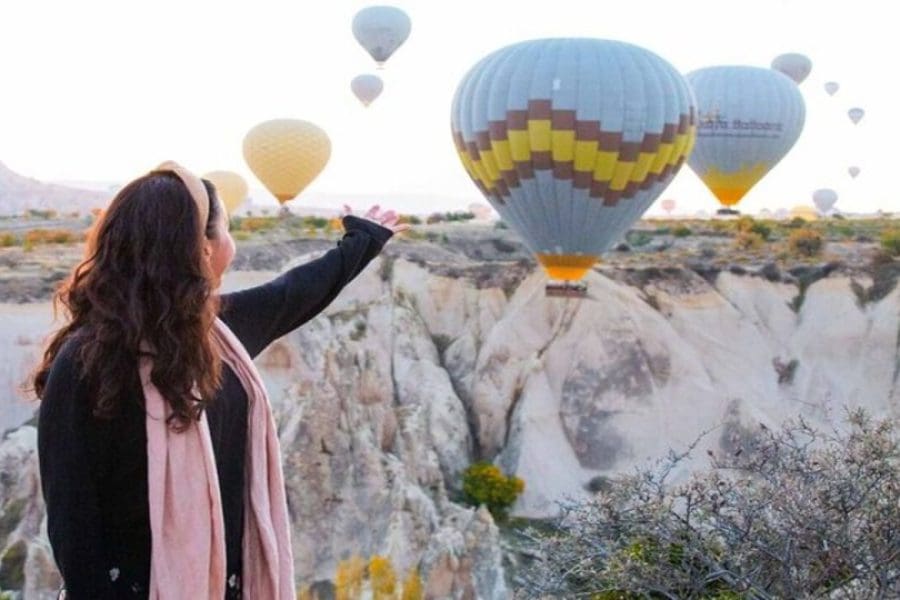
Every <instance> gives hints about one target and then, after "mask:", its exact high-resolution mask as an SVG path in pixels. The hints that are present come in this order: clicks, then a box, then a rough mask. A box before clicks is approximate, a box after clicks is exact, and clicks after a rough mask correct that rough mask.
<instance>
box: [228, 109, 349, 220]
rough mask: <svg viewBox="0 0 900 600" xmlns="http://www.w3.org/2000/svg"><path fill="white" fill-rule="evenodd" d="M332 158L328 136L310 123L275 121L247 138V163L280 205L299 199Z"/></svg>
mask: <svg viewBox="0 0 900 600" xmlns="http://www.w3.org/2000/svg"><path fill="white" fill-rule="evenodd" d="M330 157H331V141H330V140H329V139H328V134H326V133H325V132H324V131H323V130H322V129H321V128H319V127H318V126H317V125H315V124H313V123H310V122H309V121H301V120H299V119H273V120H271V121H265V122H263V123H260V124H259V125H257V126H255V127H254V128H253V129H251V130H250V131H249V132H247V135H246V136H245V137H244V160H246V161H247V165H248V166H249V167H250V170H251V171H253V174H254V175H256V176H257V177H258V178H259V180H260V181H261V182H262V183H263V185H265V186H266V189H268V190H269V191H270V192H271V193H272V195H273V196H275V197H276V198H277V199H278V202H280V203H281V204H284V203H285V202H288V201H289V200H293V199H294V198H296V197H297V195H298V194H299V193H300V192H302V191H303V189H304V188H305V187H306V186H307V185H309V184H310V183H311V182H312V180H313V179H315V178H316V176H318V174H319V173H321V172H322V169H324V168H325V165H326V164H327V163H328V159H329V158H330Z"/></svg>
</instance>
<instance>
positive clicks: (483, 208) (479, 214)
mask: <svg viewBox="0 0 900 600" xmlns="http://www.w3.org/2000/svg"><path fill="white" fill-rule="evenodd" d="M469 212H470V213H472V214H473V215H475V218H476V219H478V220H479V221H487V220H488V219H490V218H491V215H492V214H493V212H494V211H493V210H492V209H491V207H490V206H488V205H487V204H482V203H481V202H473V203H472V204H470V205H469Z"/></svg>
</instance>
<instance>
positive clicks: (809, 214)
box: [790, 206, 819, 221]
mask: <svg viewBox="0 0 900 600" xmlns="http://www.w3.org/2000/svg"><path fill="white" fill-rule="evenodd" d="M790 217H791V218H792V219H803V220H804V221H815V220H816V219H818V218H819V213H818V212H816V209H815V208H814V207H812V206H795V207H794V208H792V209H791V212H790Z"/></svg>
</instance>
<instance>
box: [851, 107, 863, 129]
mask: <svg viewBox="0 0 900 600" xmlns="http://www.w3.org/2000/svg"><path fill="white" fill-rule="evenodd" d="M865 114H866V111H864V110H863V109H861V108H859V107H856V108H851V109H850V110H848V111H847V116H849V117H850V120H851V121H853V124H854V125H857V124H858V123H859V122H860V121H861V120H862V118H863V116H864V115H865Z"/></svg>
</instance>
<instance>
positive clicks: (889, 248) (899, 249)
mask: <svg viewBox="0 0 900 600" xmlns="http://www.w3.org/2000/svg"><path fill="white" fill-rule="evenodd" d="M881 247H882V249H884V251H885V252H887V253H888V254H890V255H891V256H898V255H900V229H888V230H886V231H884V232H882V234H881Z"/></svg>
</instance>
